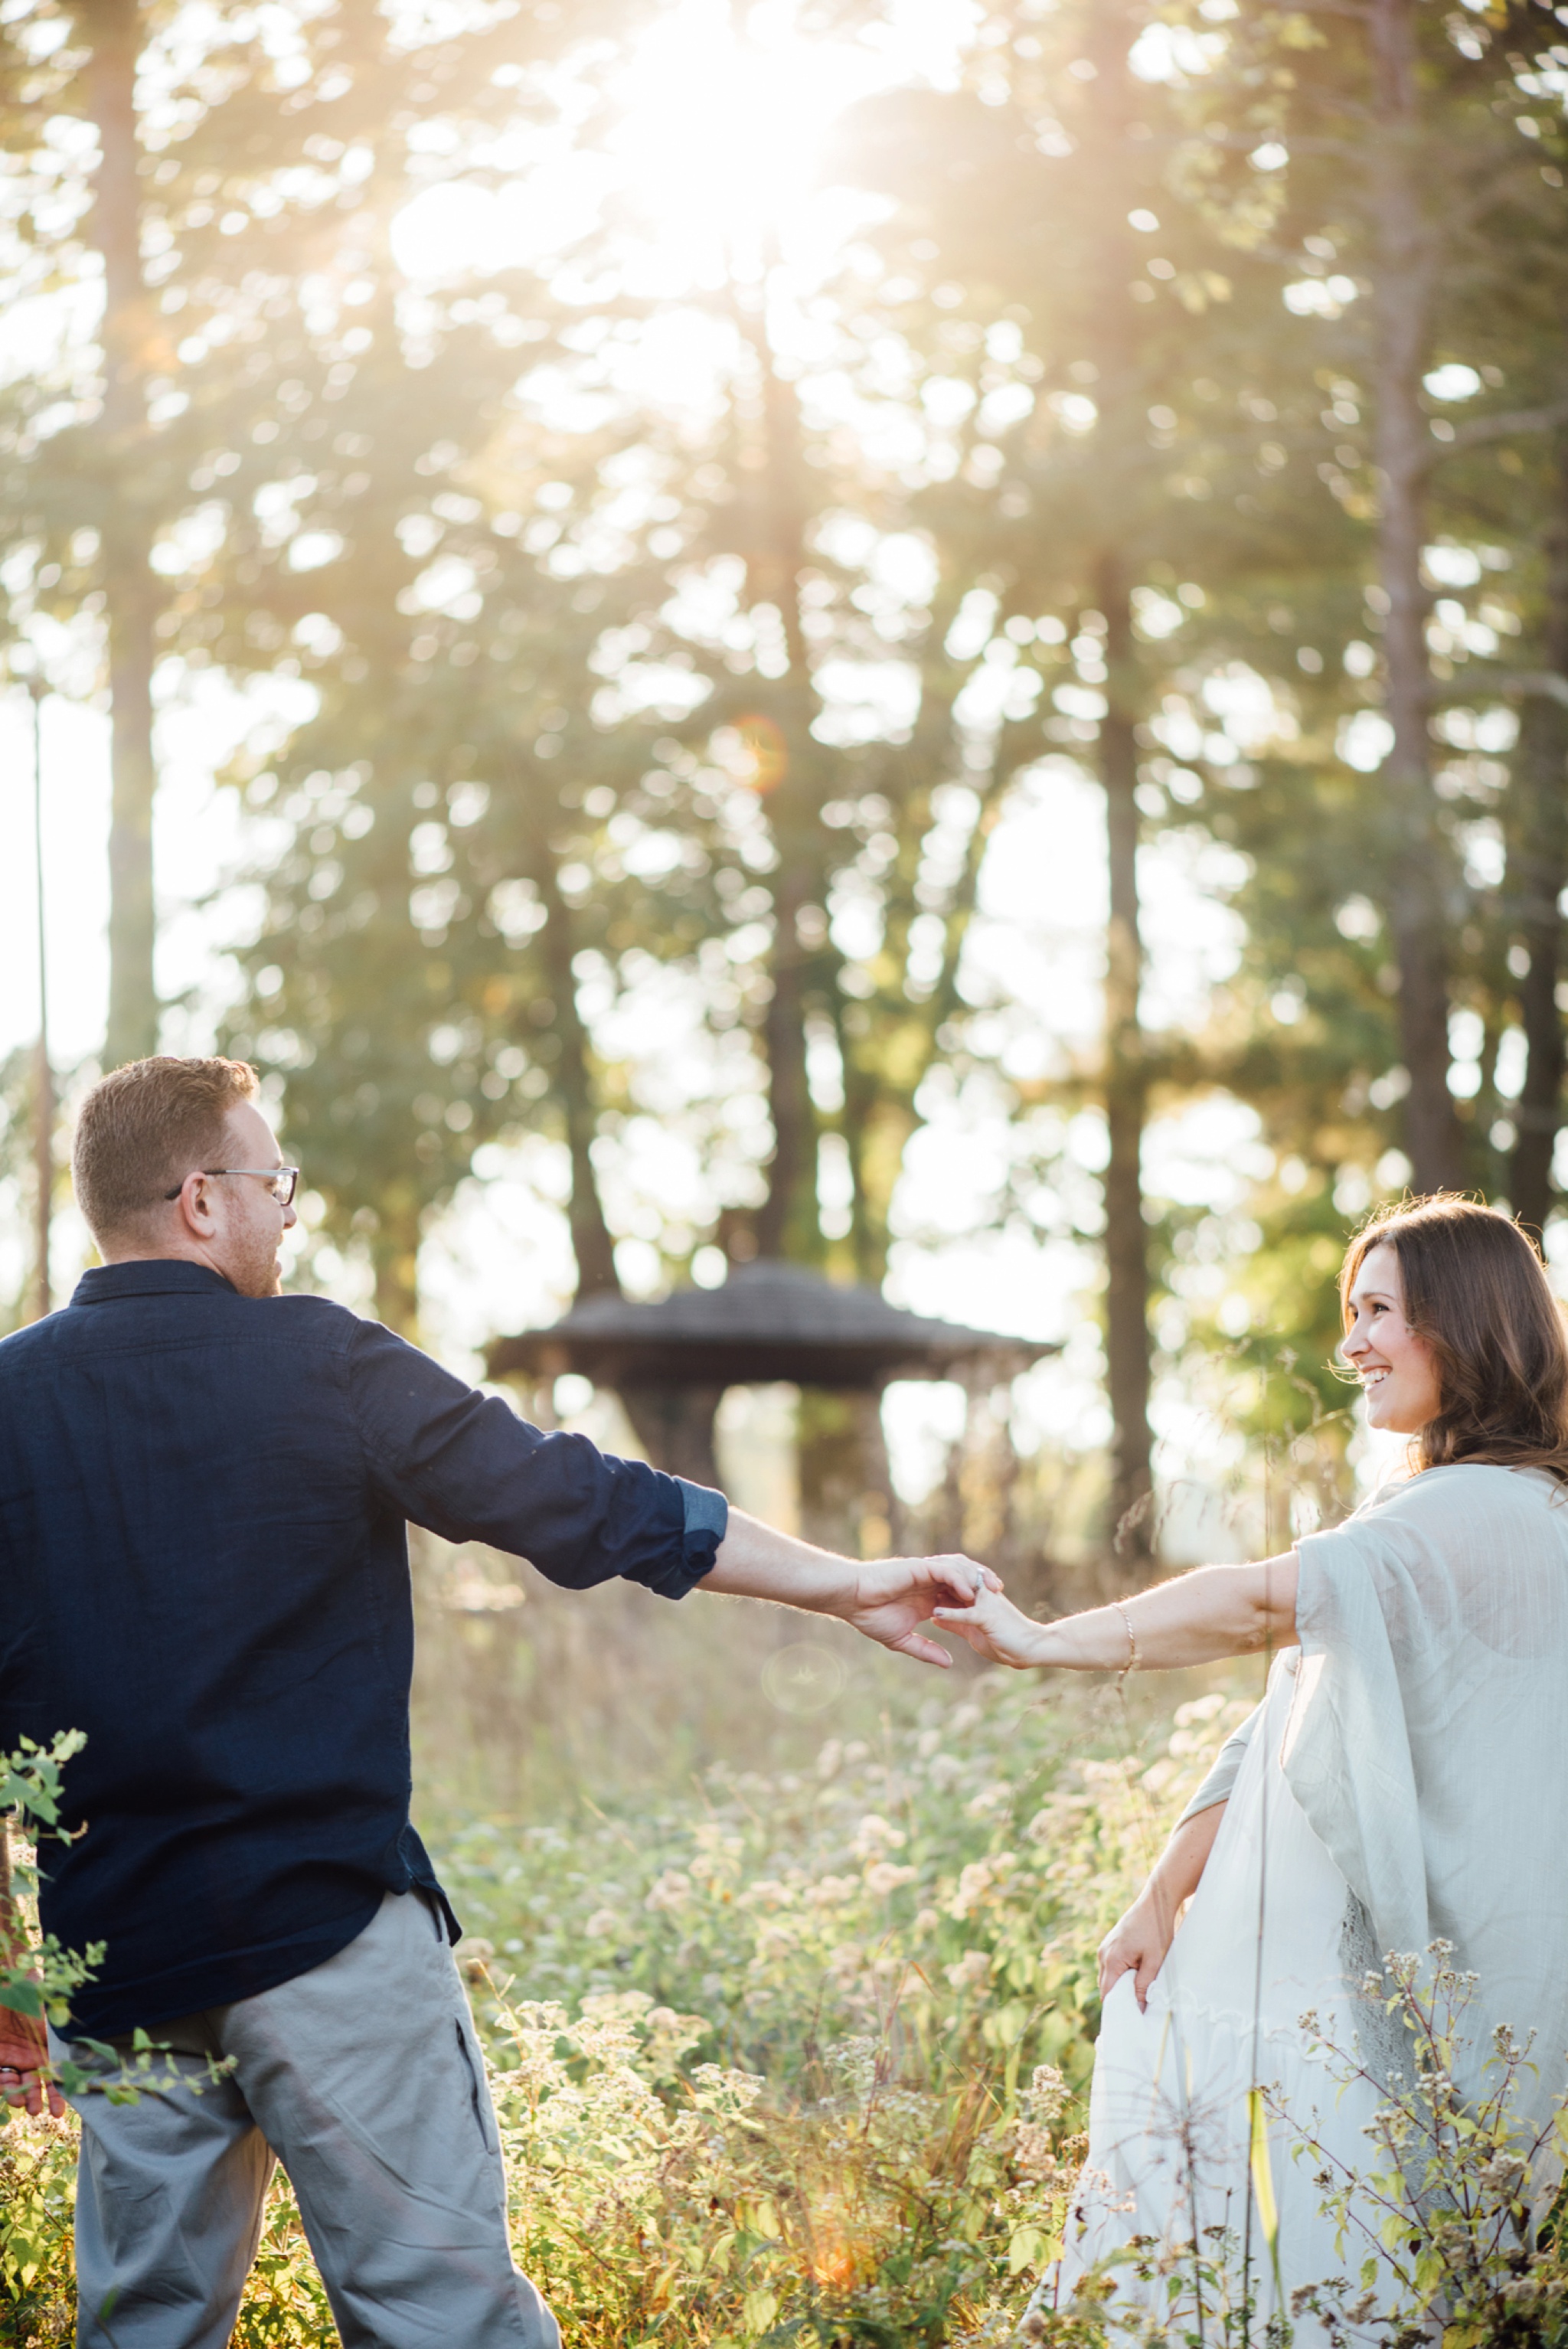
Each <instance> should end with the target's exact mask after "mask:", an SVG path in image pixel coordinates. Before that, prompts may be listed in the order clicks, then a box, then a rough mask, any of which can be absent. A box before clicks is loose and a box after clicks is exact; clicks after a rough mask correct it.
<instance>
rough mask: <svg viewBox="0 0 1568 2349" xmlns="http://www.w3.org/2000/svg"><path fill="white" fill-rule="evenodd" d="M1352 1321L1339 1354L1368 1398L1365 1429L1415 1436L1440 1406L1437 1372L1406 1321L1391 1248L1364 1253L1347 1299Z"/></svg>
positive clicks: (1428, 1352)
mask: <svg viewBox="0 0 1568 2349" xmlns="http://www.w3.org/2000/svg"><path fill="white" fill-rule="evenodd" d="M1348 1303H1349V1309H1350V1314H1351V1321H1350V1327H1349V1329H1348V1330H1346V1334H1345V1339H1344V1342H1343V1343H1342V1345H1341V1347H1340V1352H1341V1353H1342V1354H1343V1355H1344V1357H1345V1359H1346V1361H1347V1362H1348V1363H1349V1365H1350V1367H1351V1369H1352V1370H1353V1371H1357V1373H1358V1374H1359V1376H1360V1380H1361V1390H1362V1392H1363V1393H1364V1394H1365V1396H1366V1398H1367V1425H1368V1426H1369V1427H1381V1428H1385V1429H1387V1431H1388V1433H1390V1434H1394V1435H1414V1434H1415V1433H1417V1431H1418V1429H1419V1428H1423V1427H1425V1425H1426V1424H1427V1422H1428V1421H1429V1419H1435V1418H1436V1417H1437V1414H1438V1413H1439V1410H1440V1408H1441V1406H1442V1392H1441V1389H1440V1387H1439V1381H1438V1366H1437V1363H1436V1362H1435V1361H1433V1359H1432V1352H1431V1349H1430V1348H1429V1345H1428V1344H1427V1342H1426V1340H1425V1339H1424V1338H1418V1336H1417V1335H1416V1333H1415V1331H1414V1330H1412V1329H1411V1327H1410V1325H1409V1323H1408V1321H1407V1320H1406V1319H1405V1291H1404V1284H1403V1283H1402V1281H1401V1280H1400V1278H1399V1259H1398V1256H1397V1255H1396V1254H1395V1252H1394V1250H1393V1249H1392V1248H1391V1247H1387V1246H1384V1247H1371V1248H1368V1249H1367V1253H1366V1255H1365V1256H1364V1257H1363V1258H1362V1259H1361V1269H1360V1270H1359V1272H1357V1276H1356V1279H1355V1282H1354V1284H1353V1286H1352V1288H1351V1291H1350V1296H1349V1299H1348Z"/></svg>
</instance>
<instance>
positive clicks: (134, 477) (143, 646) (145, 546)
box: [81, 0, 158, 1068]
mask: <svg viewBox="0 0 1568 2349" xmlns="http://www.w3.org/2000/svg"><path fill="white" fill-rule="evenodd" d="M81 21H82V26H83V29H84V31H85V32H86V33H87V35H88V39H89V41H90V42H91V45H92V46H91V56H90V58H89V61H88V66H87V68H86V72H85V75H84V89H85V94H86V103H87V109H88V115H89V116H90V118H91V119H92V121H93V123H94V124H95V126H96V128H97V130H98V149H99V156H100V160H99V163H98V174H97V192H96V197H95V202H94V206H93V214H92V230H93V233H94V234H95V236H96V238H97V241H98V250H99V251H100V252H101V254H103V264H104V316H103V329H102V333H103V351H104V405H103V417H102V420H101V423H100V425H99V433H100V436H101V438H100V448H101V452H102V462H103V471H104V478H105V482H106V493H105V500H104V514H103V529H102V539H103V567H104V588H105V595H106V600H107V605H108V669H109V702H110V710H111V719H110V761H111V775H112V790H111V801H110V815H109V842H108V867H109V915H108V954H109V984H108V1034H107V1037H106V1039H105V1043H104V1059H105V1063H106V1065H107V1066H108V1067H109V1068H115V1067H118V1066H119V1063H120V1062H122V1061H134V1060H139V1059H141V1058H142V1057H143V1056H144V1055H145V1054H147V1053H149V1052H155V1051H156V1050H158V997H157V992H156V987H155V981H154V977H153V945H154V935H155V915H154V905H153V892H152V802H153V795H154V792H155V790H156V788H157V780H158V779H157V771H156V769H155V767H154V764H153V754H152V664H153V658H154V653H155V636H154V623H155V621H156V619H157V615H158V595H157V586H156V583H155V580H154V577H153V574H152V569H151V566H150V561H149V556H150V553H151V536H152V525H151V521H150V516H149V513H148V512H147V510H146V508H145V507H144V505H143V504H142V502H141V499H140V494H139V486H140V481H141V479H142V477H143V473H144V470H145V463H146V451H145V444H146V440H147V398H146V380H147V377H148V375H149V373H150V371H151V368H152V367H153V365H154V336H155V320H154V316H153V310H152V305H151V302H150V297H149V295H148V291H147V287H146V285H145V284H144V283H143V280H142V274H141V212H140V190H139V177H138V171H137V165H138V162H139V158H140V144H139V140H138V138H137V127H136V68H137V60H138V57H139V49H140V33H141V23H140V10H139V7H138V5H137V0H88V5H85V6H84V7H83V9H82V12H81Z"/></svg>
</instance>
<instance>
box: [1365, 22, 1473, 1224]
mask: <svg viewBox="0 0 1568 2349" xmlns="http://www.w3.org/2000/svg"><path fill="white" fill-rule="evenodd" d="M1371 33H1372V54H1373V69H1374V78H1375V82H1376V88H1377V115H1378V124H1377V140H1376V144H1375V147H1374V150H1373V162H1372V173H1371V177H1372V190H1371V194H1372V212H1373V222H1374V235H1375V248H1376V254H1377V260H1376V268H1377V293H1376V303H1377V314H1376V321H1375V324H1376V333H1377V340H1376V348H1375V356H1374V360H1373V370H1374V397H1375V401H1376V408H1377V425H1376V454H1377V469H1378V476H1379V482H1378V494H1379V498H1380V501H1381V509H1382V511H1381V517H1380V521H1379V525H1378V533H1377V538H1378V565H1379V571H1380V574H1381V578H1382V585H1383V589H1384V593H1385V594H1386V595H1387V598H1388V614H1387V634H1386V637H1385V652H1386V657H1387V677H1388V700H1387V714H1388V719H1389V723H1390V724H1391V726H1392V728H1393V730H1394V743H1393V748H1392V750H1390V751H1389V754H1388V757H1387V761H1386V763H1385V766H1384V769H1383V780H1384V787H1385V791H1386V792H1387V841H1388V870H1389V878H1388V885H1387V886H1388V906H1387V910H1388V926H1389V932H1390V935H1391V936H1392V939H1393V944H1394V954H1395V960H1396V964H1397V966H1398V974H1399V1034H1400V1049H1401V1050H1402V1052H1403V1054H1404V1061H1405V1067H1406V1069H1407V1070H1408V1072H1409V1079H1410V1090H1409V1092H1408V1095H1407V1096H1406V1105H1405V1142H1406V1149H1407V1153H1408V1156H1409V1160H1410V1164H1411V1167H1412V1170H1413V1172H1412V1177H1411V1180H1412V1183H1413V1185H1414V1188H1415V1189H1416V1190H1417V1191H1442V1190H1456V1189H1459V1188H1460V1187H1461V1186H1462V1185H1463V1181H1464V1137H1463V1133H1462V1131H1461V1129H1460V1122H1459V1118H1458V1116H1457V1115H1456V1113H1455V1110H1454V1104H1453V1097H1452V1095H1451V1094H1450V1093H1449V995H1448V969H1447V957H1446V952H1445V944H1444V942H1445V936H1446V931H1447V922H1446V914H1447V908H1446V906H1445V905H1444V902H1443V895H1444V893H1443V886H1442V868H1441V851H1440V843H1439V838H1438V833H1437V827H1436V824H1435V822H1434V810H1433V800H1432V782H1431V751H1430V738H1429V733H1428V730H1427V718H1428V709H1429V698H1430V686H1429V670H1428V665H1427V646H1426V620H1427V605H1428V598H1427V591H1426V588H1425V586H1424V585H1422V581H1421V547H1422V544H1423V543H1424V540H1425V535H1426V482H1427V476H1428V472H1429V467H1430V464H1431V456H1432V441H1431V436H1430V434H1429V431H1428V429H1427V419H1426V416H1425V413H1424V411H1423V409H1422V408H1421V401H1420V390H1421V376H1422V373H1423V371H1424V370H1425V368H1426V367H1427V366H1428V364H1429V355H1430V326H1431V302H1432V294H1433V288H1434V284H1435V279H1436V272H1437V265H1438V255H1437V252H1436V247H1435V241H1434V238H1433V235H1432V233H1431V231H1430V230H1429V227H1428V226H1427V224H1426V222H1425V220H1424V217H1423V212H1422V201H1421V191H1420V188H1419V186H1418V174H1417V154H1416V146H1417V140H1418V133H1419V127H1420V126H1419V105H1420V98H1419V90H1418V81H1417V73H1416V64H1417V59H1416V45H1417V25H1416V9H1415V0H1372V9H1371Z"/></svg>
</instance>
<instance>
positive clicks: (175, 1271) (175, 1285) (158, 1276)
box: [71, 1257, 239, 1305]
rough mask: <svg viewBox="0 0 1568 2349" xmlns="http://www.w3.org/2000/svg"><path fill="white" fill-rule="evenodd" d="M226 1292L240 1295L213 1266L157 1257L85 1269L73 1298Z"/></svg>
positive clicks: (103, 1301)
mask: <svg viewBox="0 0 1568 2349" xmlns="http://www.w3.org/2000/svg"><path fill="white" fill-rule="evenodd" d="M215 1290H216V1291H222V1293H224V1294H226V1295H227V1296H230V1297H234V1296H237V1295H238V1293H239V1292H238V1291H237V1290H236V1288H235V1287H234V1284H233V1282H232V1280H225V1279H224V1278H223V1275H222V1273H221V1272H214V1271H213V1269H212V1268H211V1265H206V1264H188V1263H187V1262H186V1260H185V1258H184V1257H150V1258H147V1259H144V1260H142V1261H139V1262H138V1263H136V1264H99V1265H95V1266H94V1267H93V1268H92V1270H91V1271H90V1272H84V1273H83V1275H82V1277H81V1278H80V1280H78V1281H77V1286H76V1289H75V1291H74V1293H73V1295H72V1298H71V1303H72V1304H73V1305H113V1304H115V1303H116V1302H117V1301H118V1300H119V1299H120V1298H122V1297H167V1296H170V1295H171V1294H173V1293H174V1292H176V1291H180V1292H182V1293H183V1294H184V1295H186V1296H200V1295H211V1293H212V1292H213V1291H215Z"/></svg>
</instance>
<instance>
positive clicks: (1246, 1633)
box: [1028, 1550, 1296, 1672]
mask: <svg viewBox="0 0 1568 2349" xmlns="http://www.w3.org/2000/svg"><path fill="white" fill-rule="evenodd" d="M1295 1584H1296V1557H1295V1551H1294V1550H1288V1551H1286V1552H1285V1554H1284V1557H1269V1558H1264V1560H1263V1561H1262V1562H1261V1563H1260V1564H1258V1565H1255V1566H1201V1567H1198V1568H1196V1569H1195V1570H1194V1571H1193V1572H1192V1573H1191V1574H1183V1575H1180V1576H1178V1577H1177V1578H1176V1579H1175V1580H1174V1581H1171V1582H1157V1583H1155V1584H1153V1585H1152V1587H1151V1588H1149V1589H1147V1590H1140V1591H1136V1592H1134V1593H1133V1594H1132V1596H1131V1597H1130V1598H1128V1599H1122V1600H1121V1601H1120V1602H1119V1603H1113V1604H1112V1605H1110V1606H1109V1607H1093V1608H1089V1609H1087V1610H1086V1611H1085V1612H1084V1613H1083V1614H1081V1615H1065V1616H1063V1617H1062V1618H1061V1619H1059V1620H1058V1621H1057V1622H1055V1623H1041V1624H1039V1625H1037V1637H1036V1639H1035V1640H1033V1641H1032V1642H1031V1646H1032V1648H1033V1651H1034V1652H1033V1653H1032V1654H1031V1655H1030V1656H1029V1658H1028V1661H1029V1662H1030V1663H1033V1664H1037V1665H1049V1666H1053V1667H1055V1668H1056V1669H1057V1670H1058V1671H1077V1672H1120V1671H1129V1670H1130V1669H1133V1668H1137V1669H1139V1670H1142V1671H1172V1670H1175V1669H1178V1668H1179V1667H1180V1666H1181V1665H1183V1664H1208V1663H1213V1662H1215V1661H1217V1660H1218V1659H1219V1658H1220V1657H1222V1656H1245V1655H1252V1654H1253V1653H1255V1652H1256V1651H1257V1650H1258V1649H1260V1648H1264V1647H1276V1648H1283V1647H1290V1646H1293V1645H1294V1644H1295Z"/></svg>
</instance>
